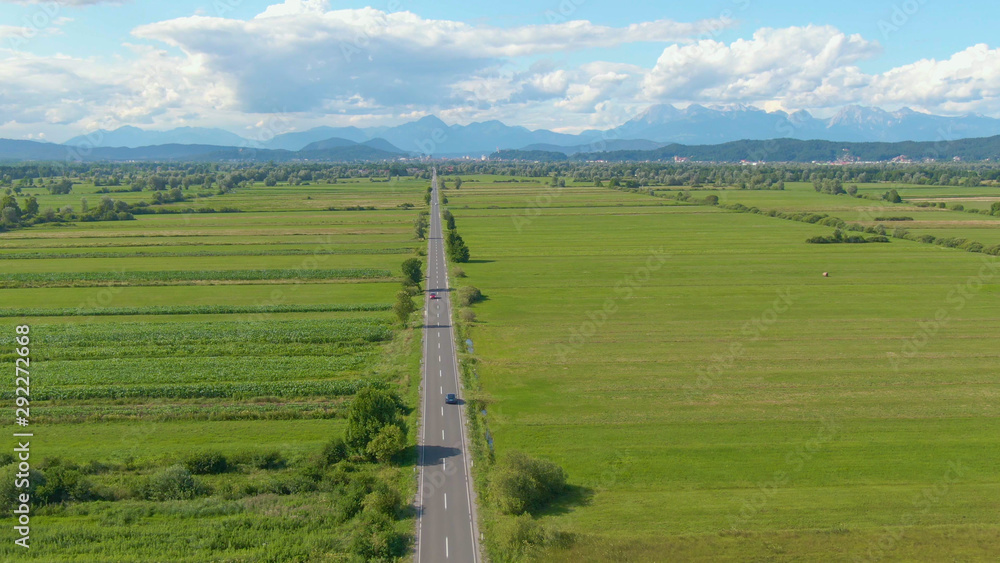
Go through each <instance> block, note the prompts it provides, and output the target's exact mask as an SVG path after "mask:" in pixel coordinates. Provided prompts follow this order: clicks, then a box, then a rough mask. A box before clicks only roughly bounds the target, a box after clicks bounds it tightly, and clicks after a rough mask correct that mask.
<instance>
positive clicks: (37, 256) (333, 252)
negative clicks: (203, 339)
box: [0, 248, 413, 260]
mask: <svg viewBox="0 0 1000 563" xmlns="http://www.w3.org/2000/svg"><path fill="white" fill-rule="evenodd" d="M412 253H413V248H332V249H317V250H310V249H308V248H287V249H278V250H193V251H188V252H177V251H166V252H144V251H135V252H121V251H118V252H76V253H70V252H58V253H57V252H53V253H45V252H24V253H13V252H7V253H3V254H0V260H42V259H50V258H193V257H199V256H341V255H344V256H348V255H382V254H412Z"/></svg>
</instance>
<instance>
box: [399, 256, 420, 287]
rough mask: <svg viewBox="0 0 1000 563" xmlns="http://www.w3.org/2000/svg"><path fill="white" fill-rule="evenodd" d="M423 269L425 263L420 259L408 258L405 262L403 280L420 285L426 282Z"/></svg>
mask: <svg viewBox="0 0 1000 563" xmlns="http://www.w3.org/2000/svg"><path fill="white" fill-rule="evenodd" d="M422 268H423V263H422V262H421V261H420V259H419V258H407V259H406V260H403V279H405V280H409V281H410V282H412V283H415V284H417V285H420V282H422V281H423V280H424V273H423V271H422Z"/></svg>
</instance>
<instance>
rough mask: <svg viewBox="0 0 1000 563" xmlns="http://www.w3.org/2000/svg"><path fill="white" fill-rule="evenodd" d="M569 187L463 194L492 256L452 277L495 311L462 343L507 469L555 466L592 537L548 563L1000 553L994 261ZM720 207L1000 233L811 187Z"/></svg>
mask: <svg viewBox="0 0 1000 563" xmlns="http://www.w3.org/2000/svg"><path fill="white" fill-rule="evenodd" d="M864 188H865V189H867V190H869V191H870V192H871V193H876V191H877V190H881V191H885V190H886V189H888V188H886V187H883V186H865V187H864ZM565 190H566V191H565V192H564V193H562V194H557V195H552V194H551V190H550V189H549V188H547V187H542V186H540V185H538V184H536V185H535V186H534V187H532V186H531V185H530V184H528V183H524V184H520V185H517V184H507V183H504V184H498V183H494V184H490V183H487V182H483V183H476V184H473V183H466V184H464V185H463V186H462V188H461V190H459V191H458V192H456V191H455V190H449V191H448V192H446V195H447V196H448V198H449V200H450V202H451V205H450V208H451V210H452V212H453V213H454V214H455V216H456V218H457V220H458V224H459V229H460V230H461V232H462V235H463V237H464V238H465V240H466V241H467V242H468V244H469V247H470V248H471V249H472V257H473V260H472V262H470V263H469V264H465V265H463V266H462V268H463V269H464V270H465V272H466V273H467V275H468V277H467V278H465V279H462V280H456V282H458V283H459V284H472V285H475V286H476V287H478V288H480V289H481V290H482V291H483V293H484V294H485V295H486V297H487V300H486V301H485V302H483V303H481V304H479V305H476V306H475V307H474V309H475V311H476V313H477V315H478V321H477V322H475V323H474V324H473V326H472V327H471V328H469V329H468V334H469V336H470V337H471V338H472V339H473V340H474V342H475V357H476V358H477V359H478V368H477V370H478V374H479V377H480V384H481V387H482V389H481V391H480V392H479V395H480V398H481V399H482V400H484V401H485V402H486V404H487V411H488V414H487V415H486V417H485V420H486V421H487V423H488V425H489V429H490V431H491V433H492V436H493V438H494V440H495V448H496V454H497V455H498V456H503V454H504V452H506V451H510V450H522V451H525V452H527V453H529V454H530V455H532V456H537V457H541V458H544V459H548V460H551V461H554V462H556V463H558V464H560V465H561V466H562V467H563V468H564V469H565V470H566V471H567V473H568V475H569V481H570V484H571V485H573V486H574V488H573V490H572V494H570V495H568V496H567V497H566V498H565V499H564V500H563V501H562V502H559V503H557V504H556V505H555V506H553V507H551V508H550V509H548V510H547V511H546V512H544V513H543V514H542V515H541V516H540V523H541V524H542V525H543V526H545V527H546V528H549V529H551V530H556V531H561V532H568V533H570V534H572V536H573V538H574V539H573V541H572V542H570V543H568V544H566V543H565V542H552V543H550V544H548V547H543V548H540V549H539V550H536V551H533V552H530V555H529V558H530V559H533V560H538V561H611V560H614V561H900V560H907V561H941V560H955V561H987V560H991V559H992V558H993V556H995V554H996V553H997V552H1000V527H998V525H997V520H996V508H995V507H996V504H997V502H998V500H1000V479H998V477H997V475H998V469H1000V447H998V444H997V440H996V436H997V433H998V432H1000V419H998V411H997V409H996V404H997V400H998V398H1000V387H998V385H997V383H996V378H995V375H994V372H995V369H994V366H995V365H996V363H997V360H998V356H1000V352H998V351H997V349H996V346H994V345H993V343H994V341H995V340H996V338H997V337H998V335H1000V321H998V320H997V319H1000V283H998V280H1000V262H998V261H997V260H996V259H995V258H992V257H989V256H985V255H982V254H974V253H969V252H964V251H960V250H955V249H948V248H941V247H939V246H935V245H930V244H922V243H919V242H913V241H907V240H896V239H893V240H892V241H891V243H890V244H870V245H846V244H845V245H810V244H806V243H805V239H807V238H809V237H813V236H818V235H829V234H830V232H832V230H833V229H832V228H830V227H823V226H819V225H812V224H806V223H798V222H792V221H786V220H781V219H777V218H772V217H765V216H760V215H754V214H745V213H733V212H728V211H725V210H721V209H718V208H714V207H708V206H701V205H674V204H675V203H676V202H674V201H673V200H670V199H666V200H664V199H663V198H655V197H651V196H649V195H645V194H630V193H622V192H617V191H611V190H605V189H600V188H587V187H583V186H576V187H570V188H566V189H565ZM961 190H962V188H941V189H939V190H938V191H937V192H932V191H929V190H923V192H922V193H928V192H929V193H943V192H945V191H947V192H949V193H952V192H954V193H960V191H961ZM881 191H878V192H877V193H881ZM899 191H900V193H901V195H903V197H904V198H907V197H909V196H910V193H911V192H910V191H908V189H905V188H904V187H902V186H900V187H899ZM914 192H916V190H914ZM546 194H549V195H552V197H551V198H548V197H545V195H546ZM706 194H716V195H718V196H719V197H720V200H721V201H722V202H723V203H742V204H744V205H747V206H758V207H760V208H761V209H776V210H781V211H809V212H815V213H828V214H830V215H834V216H837V217H840V218H842V219H844V220H846V221H848V222H853V221H865V220H866V218H867V220H868V221H871V222H874V217H875V216H877V215H882V214H886V215H913V216H914V217H915V219H916V220H915V221H914V222H912V223H910V224H907V225H906V226H907V228H911V229H913V230H917V229H921V228H925V226H927V225H928V224H931V223H933V224H935V225H938V227H936V228H939V229H941V230H942V231H945V232H948V233H949V234H948V235H947V236H957V234H963V235H965V233H966V232H969V234H968V236H969V238H973V239H974V240H982V241H983V242H985V241H986V240H987V239H989V237H990V236H991V235H992V234H993V233H996V232H997V227H998V226H1000V221H997V220H996V219H995V218H990V217H985V216H978V215H969V214H966V213H962V212H955V211H946V210H930V209H924V208H918V207H914V206H913V205H909V204H900V205H892V204H888V203H885V202H875V201H869V200H862V199H855V198H849V197H847V196H830V195H825V194H818V193H815V192H814V191H813V190H812V188H811V186H807V185H805V184H800V185H794V184H793V185H791V186H789V189H788V190H786V191H784V192H754V191H740V190H724V191H722V190H714V191H713V190H705V191H692V195H693V196H694V197H696V198H701V197H704V195H706ZM539 198H541V199H539ZM980 218H981V219H982V220H981V221H979V219H980ZM969 219H973V220H975V223H974V224H970V223H969V222H968V220H969ZM948 221H955V222H956V223H961V224H962V225H964V226H963V227H961V228H958V227H955V226H953V225H945V224H944V223H946V222H948ZM952 228H954V233H957V234H950V233H951V232H952V231H951V230H950V229H952ZM824 272H827V273H828V274H829V277H824V276H823V273H824ZM484 514H485V518H486V519H487V524H488V526H487V529H489V524H490V520H491V519H496V518H497V516H496V515H495V514H493V513H492V512H491V511H489V510H487V511H485V512H484Z"/></svg>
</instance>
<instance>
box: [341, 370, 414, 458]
mask: <svg viewBox="0 0 1000 563" xmlns="http://www.w3.org/2000/svg"><path fill="white" fill-rule="evenodd" d="M399 411H400V405H399V400H398V399H396V397H395V396H393V394H392V393H390V392H389V391H387V390H385V389H376V388H374V387H364V388H362V389H361V390H360V391H358V393H357V394H356V395H354V400H353V401H351V406H350V408H349V409H348V411H347V433H346V435H345V437H344V439H345V441H346V442H347V445H348V446H349V447H350V448H351V450H352V451H354V452H356V453H359V454H364V455H367V454H368V451H367V449H368V444H369V443H370V442H371V441H372V440H373V439H375V437H376V436H378V434H379V432H381V431H382V429H383V428H384V427H385V426H397V427H399V429H400V430H405V427H406V425H405V423H404V422H403V418H402V417H401V416H400V412H399ZM403 434H404V435H405V434H406V432H405V431H404V432H403Z"/></svg>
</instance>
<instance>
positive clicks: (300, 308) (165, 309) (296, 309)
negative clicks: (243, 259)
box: [0, 303, 392, 318]
mask: <svg viewBox="0 0 1000 563" xmlns="http://www.w3.org/2000/svg"><path fill="white" fill-rule="evenodd" d="M391 308H392V305H391V304H389V303H350V304H344V303H331V304H320V305H308V304H297V305H162V306H149V307H98V308H89V307H62V308H41V307H31V308H20V309H0V318H2V317H19V318H20V317H101V316H127V315H270V314H275V313H356V312H373V311H388V310H389V309H391Z"/></svg>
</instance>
